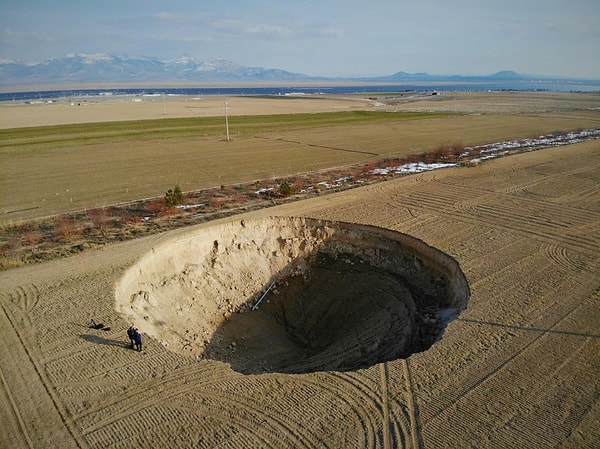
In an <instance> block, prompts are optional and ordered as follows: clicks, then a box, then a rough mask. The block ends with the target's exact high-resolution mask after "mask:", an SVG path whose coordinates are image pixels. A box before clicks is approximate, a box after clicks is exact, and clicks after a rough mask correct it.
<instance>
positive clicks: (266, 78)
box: [0, 53, 550, 88]
mask: <svg viewBox="0 0 600 449" xmlns="http://www.w3.org/2000/svg"><path fill="white" fill-rule="evenodd" d="M534 79H538V80H539V79H541V77H532V76H526V75H520V74H518V73H515V72H513V71H510V70H507V71H501V72H498V73H495V74H492V75H486V76H462V75H430V74H427V73H412V74H411V73H406V72H397V73H394V74H391V75H384V76H378V77H370V78H324V77H311V76H308V75H304V74H302V73H293V72H288V71H286V70H281V69H273V68H264V67H246V66H242V65H240V64H236V63H235V62H232V61H228V60H225V59H207V60H205V61H196V60H194V59H193V58H192V57H190V56H187V55H184V56H181V57H179V58H177V59H174V60H171V61H160V60H158V59H155V58H147V57H141V58H140V57H127V56H118V55H112V54H105V53H96V54H74V53H72V54H68V55H66V56H64V57H61V58H53V59H48V60H46V61H44V62H40V63H24V62H20V61H12V60H0V87H3V88H18V87H20V86H32V85H59V84H86V83H116V82H120V83H129V84H135V83H138V84H141V83H149V82H157V83H158V82H160V83H165V82H168V83H174V84H176V83H185V82H187V83H189V82H279V83H283V82H294V83H299V82H316V81H319V82H324V81H338V82H339V81H356V82H390V83H394V82H480V81H482V82H494V81H511V82H518V81H528V80H529V81H531V80H534ZM544 79H550V78H549V77H546V78H544Z"/></svg>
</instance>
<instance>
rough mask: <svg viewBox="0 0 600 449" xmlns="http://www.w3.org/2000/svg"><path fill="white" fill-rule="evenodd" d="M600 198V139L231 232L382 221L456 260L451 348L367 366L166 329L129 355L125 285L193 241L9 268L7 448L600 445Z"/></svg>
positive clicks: (289, 209) (335, 199)
mask: <svg viewBox="0 0 600 449" xmlns="http://www.w3.org/2000/svg"><path fill="white" fill-rule="evenodd" d="M599 186H600V144H599V143H598V141H594V142H587V143H583V144H577V145H571V146H568V147H561V148H554V149H547V150H542V151H537V152H533V153H527V154H521V155H517V156H511V157H508V158H504V159H498V160H495V161H490V162H487V163H485V164H482V165H481V166H478V167H470V168H459V169H449V170H444V171H437V172H430V173H426V174H421V175H413V176H409V177H405V178H402V179H398V180H394V181H389V182H386V183H382V184H377V185H373V186H369V187H365V188H360V189H354V190H350V191H346V192H343V193H339V194H334V195H328V196H325V197H323V198H316V199H313V200H307V201H302V202H296V203H293V204H289V205H286V206H281V207H277V208H270V209H265V210H263V211H259V212H255V213H252V214H248V215H247V216H237V217H234V218H230V219H227V220H224V221H223V222H230V221H232V220H235V221H238V222H239V220H241V219H248V220H250V219H254V218H259V217H263V216H269V215H274V216H275V215H280V216H306V217H314V218H319V219H328V220H339V221H345V222H355V223H363V224H369V225H376V226H380V227H384V228H388V229H392V230H397V231H401V232H404V233H408V234H410V235H413V236H415V237H417V238H419V239H421V240H423V241H425V242H426V243H427V244H429V245H432V246H434V247H436V248H438V249H440V250H441V251H444V252H445V253H447V254H449V255H450V256H452V257H453V258H454V259H456V261H457V262H458V263H459V264H460V266H461V268H462V270H463V272H464V273H465V275H466V277H467V280H468V282H469V285H470V289H471V298H470V301H469V303H468V306H467V309H466V310H465V311H464V312H462V313H461V314H460V316H459V317H458V319H456V320H455V321H453V322H452V323H451V324H450V325H449V326H448V327H447V329H446V331H445V333H444V335H443V337H442V339H441V340H440V341H438V342H437V343H436V344H434V345H433V347H431V349H429V350H427V351H426V352H423V353H418V354H414V355H412V356H411V357H410V358H408V359H407V360H402V359H399V360H393V361H389V362H387V363H385V364H378V365H374V366H371V367H369V368H367V369H361V370H353V371H347V372H337V371H325V372H314V373H308V374H294V375H289V374H277V373H268V374H261V375H258V374H252V375H244V374H241V373H238V372H235V371H234V370H232V369H231V368H230V366H229V365H227V364H226V363H224V362H221V361H216V360H210V359H197V358H193V357H187V356H185V355H181V354H178V353H175V352H172V351H169V350H168V349H167V348H165V347H164V346H163V345H162V344H160V343H159V342H158V341H156V340H154V339H152V338H149V337H148V336H145V339H144V348H145V350H144V352H143V353H138V352H136V351H132V350H131V349H128V348H127V347H126V344H127V341H126V334H125V330H126V329H127V327H128V325H129V323H128V322H127V321H126V320H125V318H123V317H122V316H121V315H120V314H119V313H117V311H116V300H115V285H116V284H117V282H118V281H119V280H120V278H121V276H122V275H123V274H124V273H125V272H126V270H127V269H128V267H130V266H132V264H133V263H135V262H136V261H137V260H138V259H139V258H140V257H141V256H142V255H143V254H145V253H146V252H147V251H151V248H152V247H153V246H154V245H157V244H159V243H161V244H162V243H164V242H166V241H168V240H169V239H172V238H174V236H177V235H178V234H177V233H178V232H189V229H187V230H185V231H183V230H182V231H175V232H173V233H169V234H163V235H156V236H152V237H149V238H144V239H140V240H135V241H130V242H125V243H121V244H115V245H111V246H109V247H105V248H103V249H101V250H97V251H89V252H86V253H82V254H80V255H78V256H75V257H72V258H69V259H64V260H58V261H54V262H50V263H45V264H40V265H36V266H31V267H24V268H19V269H14V270H10V271H6V272H3V273H0V286H1V290H0V305H1V310H0V321H1V326H0V329H1V330H0V332H1V334H2V346H1V350H0V351H1V352H0V357H1V360H2V364H1V371H0V375H1V376H0V380H1V383H0V385H1V387H0V393H1V394H0V401H1V406H0V410H1V411H0V421H1V423H2V428H3V431H2V432H1V433H0V446H2V447H14V448H29V447H62V448H69V447H74V448H105V447H111V448H119V447H171V448H183V447H207V448H208V447H210V448H213V447H231V448H234V447H235V448H241V447H272V448H280V447H300V448H322V447H340V448H341V447H344V448H350V447H352V448H354V447H355V448H386V447H405V448H408V447H412V448H416V447H421V448H423V447H436V448H437V447H448V448H456V447H478V448H487V447H489V448H492V447H496V448H497V447H561V448H568V447H573V448H582V447H594V446H595V445H597V444H598V441H600V431H599V429H600V400H599V397H600V380H599V378H598V372H600V332H599V331H598V329H599V328H600V326H599V324H600V278H599V276H598V273H599V272H600V190H599ZM210 225H211V224H209V225H208V226H210ZM206 226H207V225H202V226H199V227H198V228H196V229H197V232H198V233H202V232H203V229H205V228H206ZM200 235H201V234H200ZM204 300H210V299H209V298H206V299H204ZM91 318H93V319H95V320H96V321H98V322H102V323H103V324H105V326H106V327H110V329H109V330H97V329H90V328H89V327H88V324H89V321H90V319H91Z"/></svg>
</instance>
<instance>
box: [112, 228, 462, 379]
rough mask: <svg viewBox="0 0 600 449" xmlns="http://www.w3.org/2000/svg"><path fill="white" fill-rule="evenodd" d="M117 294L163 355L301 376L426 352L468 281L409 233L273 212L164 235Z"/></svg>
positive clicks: (448, 260) (457, 306) (458, 308)
mask: <svg viewBox="0 0 600 449" xmlns="http://www.w3.org/2000/svg"><path fill="white" fill-rule="evenodd" d="M116 295H117V309H118V310H119V311H120V312H121V313H122V314H124V315H125V316H126V318H127V320H128V321H134V322H136V323H138V326H139V327H140V329H141V330H142V331H143V332H145V333H146V334H149V335H151V336H152V337H154V338H156V339H158V340H159V341H161V343H162V344H163V345H165V346H166V347H167V348H169V349H170V350H172V351H174V352H177V353H183V354H188V355H191V356H202V357H205V358H211V359H216V360H222V361H225V362H227V363H229V364H230V365H231V366H232V368H233V369H234V370H236V371H239V372H242V373H262V372H286V373H301V372H311V371H320V370H353V369H357V368H361V367H367V366H371V365H373V364H376V363H379V362H382V361H388V360H394V359H397V358H403V357H408V356H409V355H410V354H412V353H414V352H420V351H423V350H425V349H427V348H429V347H430V346H431V344H433V343H434V342H435V341H436V340H437V339H439V338H440V337H441V334H442V332H443V329H444V327H445V326H446V324H447V322H448V320H449V319H451V318H452V317H454V316H456V314H457V313H459V312H460V311H461V310H463V309H464V308H465V307H466V303H467V300H468V297H469V288H468V285H467V282H466V279H465V277H464V275H463V273H462V272H461V271H460V268H459V267H458V264H457V263H456V261H454V259H452V258H451V257H450V256H448V255H446V254H444V253H442V252H440V251H438V250H436V249H435V248H432V247H430V246H428V245H426V244H425V243H424V242H422V241H420V240H417V239H415V238H413V237H410V236H408V235H405V234H401V233H397V232H393V231H390V230H386V229H380V228H375V227H370V226H364V225H357V224H347V223H337V222H328V221H321V220H312V219H306V218H289V217H285V218H284V217H279V218H268V219H263V220H259V221H253V222H241V223H232V224H227V225H221V226H214V227H212V228H209V229H208V230H203V231H202V232H197V233H194V232H190V233H188V234H185V235H183V236H180V237H177V238H175V239H172V240H169V241H167V242H164V243H162V244H161V245H159V246H157V247H155V248H152V249H151V250H150V251H149V253H148V254H146V255H145V256H144V257H143V258H142V259H141V260H140V261H139V262H138V263H137V264H136V265H135V266H133V267H132V268H130V269H129V271H128V272H127V273H126V274H125V276H124V277H123V278H122V280H121V282H120V283H119V284H118V285H117V289H116Z"/></svg>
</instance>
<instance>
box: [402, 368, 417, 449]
mask: <svg viewBox="0 0 600 449" xmlns="http://www.w3.org/2000/svg"><path fill="white" fill-rule="evenodd" d="M402 370H403V372H404V381H405V383H406V395H407V398H406V401H407V403H408V415H409V418H410V439H411V443H412V449H420V448H421V447H422V445H421V438H420V434H421V429H420V425H419V418H418V416H417V405H416V399H415V392H414V389H413V385H412V380H411V378H410V368H409V366H408V360H407V359H402Z"/></svg>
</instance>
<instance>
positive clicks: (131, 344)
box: [127, 324, 135, 349]
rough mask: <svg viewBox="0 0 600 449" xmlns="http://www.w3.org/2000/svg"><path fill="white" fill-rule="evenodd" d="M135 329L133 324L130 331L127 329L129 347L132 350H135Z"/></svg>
mask: <svg viewBox="0 0 600 449" xmlns="http://www.w3.org/2000/svg"><path fill="white" fill-rule="evenodd" d="M134 334H135V328H134V327H133V324H132V325H131V326H129V329H127V337H129V347H130V348H131V349H133V348H134V347H135V337H134Z"/></svg>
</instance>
